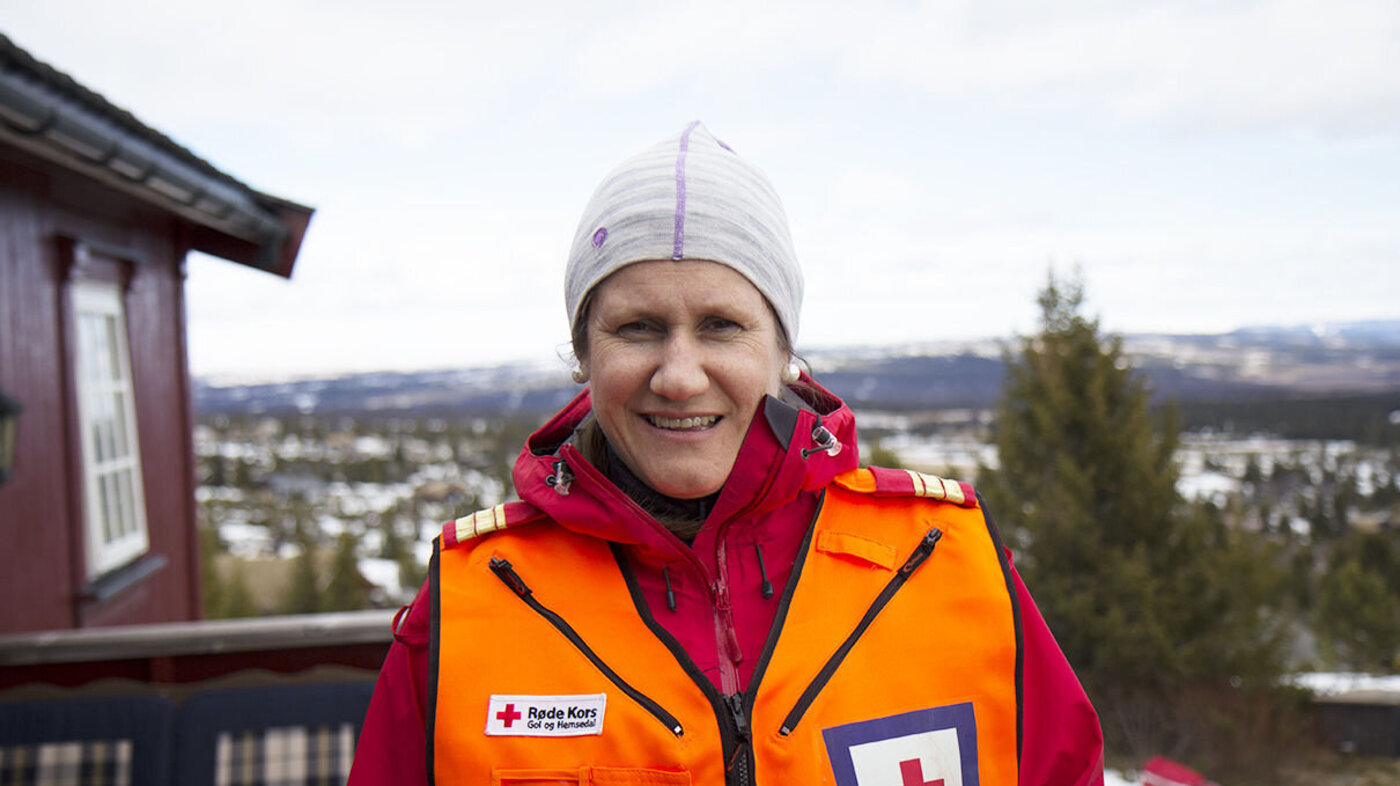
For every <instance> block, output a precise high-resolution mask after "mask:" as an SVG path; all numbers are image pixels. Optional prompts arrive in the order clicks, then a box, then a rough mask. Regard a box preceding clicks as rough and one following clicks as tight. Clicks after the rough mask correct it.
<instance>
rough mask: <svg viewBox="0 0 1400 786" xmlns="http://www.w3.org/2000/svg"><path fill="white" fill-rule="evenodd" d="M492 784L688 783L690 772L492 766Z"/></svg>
mask: <svg viewBox="0 0 1400 786" xmlns="http://www.w3.org/2000/svg"><path fill="white" fill-rule="evenodd" d="M491 786H690V773H689V772H686V771H684V770H679V771H678V770H654V769H649V768H645V767H577V768H575V769H563V768H559V769H528V770H526V769H495V770H492V771H491Z"/></svg>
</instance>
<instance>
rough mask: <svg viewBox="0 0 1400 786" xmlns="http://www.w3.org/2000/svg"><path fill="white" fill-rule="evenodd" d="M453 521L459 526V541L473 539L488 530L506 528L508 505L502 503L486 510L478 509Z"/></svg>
mask: <svg viewBox="0 0 1400 786" xmlns="http://www.w3.org/2000/svg"><path fill="white" fill-rule="evenodd" d="M452 523H453V524H455V525H456V527H457V542H458V543H461V542H462V541H464V540H471V539H472V538H475V537H478V536H480V535H485V534H486V533H488V532H494V531H496V530H498V529H504V528H505V526H506V506H505V505H504V504H501V505H496V506H495V507H492V508H487V509H486V510H478V511H477V512H475V513H473V514H471V515H470V516H467V517H466V518H460V519H457V520H456V521H454V522H452Z"/></svg>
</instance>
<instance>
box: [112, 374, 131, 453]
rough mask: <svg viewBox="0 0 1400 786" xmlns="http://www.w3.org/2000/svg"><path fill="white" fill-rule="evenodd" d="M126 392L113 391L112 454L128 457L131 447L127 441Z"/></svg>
mask: <svg viewBox="0 0 1400 786" xmlns="http://www.w3.org/2000/svg"><path fill="white" fill-rule="evenodd" d="M126 406H127V403H126V394H125V393H122V392H121V391H120V390H118V391H115V392H113V393H112V455H113V456H120V457H123V458H124V457H126V456H130V455H131V448H130V447H129V446H128V445H127V441H126V417H124V416H125V414H126Z"/></svg>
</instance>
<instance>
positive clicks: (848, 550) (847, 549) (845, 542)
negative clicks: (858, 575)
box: [816, 530, 896, 570]
mask: <svg viewBox="0 0 1400 786" xmlns="http://www.w3.org/2000/svg"><path fill="white" fill-rule="evenodd" d="M816 549H817V551H820V552H822V553H823V554H840V555H842V556H846V557H853V558H855V559H857V560H859V561H861V562H865V563H868V564H870V565H874V566H875V567H878V568H884V569H885V570H894V566H895V558H896V552H895V549H894V546H890V545H888V544H885V543H881V542H879V541H878V540H871V539H870V538H867V537H864V536H861V535H853V534H851V533H849V532H836V531H833V530H821V531H820V532H818V533H817V543H816Z"/></svg>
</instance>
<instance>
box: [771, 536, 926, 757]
mask: <svg viewBox="0 0 1400 786" xmlns="http://www.w3.org/2000/svg"><path fill="white" fill-rule="evenodd" d="M942 537H943V531H942V530H940V529H938V528H936V527H935V528H934V529H931V530H929V531H928V532H927V533H926V534H925V535H924V537H923V540H921V541H919V545H918V546H916V547H915V548H914V553H913V554H910V555H909V559H907V560H905V561H904V564H903V565H901V566H900V567H899V570H898V571H896V572H895V574H894V575H893V576H891V577H890V580H889V583H887V584H886V585H885V588H884V589H883V590H881V591H880V594H879V595H878V596H876V598H875V601H874V602H873V603H871V604H870V608H869V609H867V610H866V612H865V616H864V617H861V619H860V623H859V624H857V625H856V628H855V630H853V631H851V635H849V636H847V637H846V640H845V641H844V642H842V643H841V646H840V647H838V648H837V649H836V652H835V653H833V654H832V656H831V658H830V659H828V660H827V662H826V665H825V666H822V670H821V671H819V672H817V676H816V678H814V679H813V680H812V683H811V684H810V685H808V686H807V689H806V690H804V691H803V692H802V695H801V696H800V697H798V699H797V704H796V705H794V706H793V708H792V711H791V712H789V713H788V714H787V717H786V718H784V719H783V726H782V728H781V729H779V730H778V734H780V735H782V736H784V737H786V736H787V735H789V734H791V733H792V732H793V731H794V730H795V729H796V728H797V724H798V723H799V722H801V720H802V716H803V715H805V714H806V713H807V710H808V708H810V707H811V706H812V702H813V701H815V700H816V698H817V694H819V693H821V691H822V688H824V687H826V683H827V682H829V681H830V680H831V676H832V675H833V674H835V673H836V669H837V668H838V667H839V666H840V665H841V661H843V660H845V659H846V655H847V654H849V653H850V651H851V648H852V647H854V646H855V645H856V641H858V640H859V639H860V637H861V635H862V634H864V633H865V629H866V628H868V627H870V623H872V622H874V621H875V617H876V616H877V615H879V613H880V611H881V610H882V609H884V608H885V606H886V605H888V604H889V602H890V599H891V598H893V597H894V595H895V593H896V592H899V589H900V587H903V586H904V583H905V582H906V581H908V580H909V577H910V576H911V575H913V573H914V571H915V570H917V569H918V568H919V566H920V565H922V564H924V562H925V561H926V560H927V559H928V558H929V555H930V554H932V553H933V549H934V547H935V546H937V545H938V541H939V540H940V539H941V538H942Z"/></svg>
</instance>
